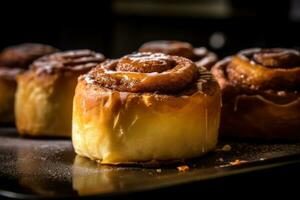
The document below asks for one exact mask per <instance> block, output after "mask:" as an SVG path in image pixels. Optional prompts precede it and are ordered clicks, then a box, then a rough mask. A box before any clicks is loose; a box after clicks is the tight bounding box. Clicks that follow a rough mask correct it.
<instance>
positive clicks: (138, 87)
mask: <svg viewBox="0 0 300 200" xmlns="http://www.w3.org/2000/svg"><path fill="white" fill-rule="evenodd" d="M207 74H208V73H207V71H206V72H204V71H203V70H202V71H201V70H199V69H197V67H196V66H195V64H194V63H193V62H192V61H190V60H189V59H186V58H183V57H178V56H171V55H166V54H162V53H149V52H145V53H136V54H131V55H127V56H124V57H122V58H120V59H118V60H109V61H106V62H104V63H102V64H100V65H99V66H97V67H96V68H94V69H92V70H91V71H90V72H89V73H88V74H87V75H86V76H85V80H86V81H87V82H88V83H95V84H98V85H100V86H102V87H105V88H109V89H114V90H117V91H123V92H134V93H142V92H154V93H161V94H178V93H180V92H183V91H187V90H190V89H192V88H195V87H197V83H198V89H199V87H200V85H201V84H200V82H201V80H202V79H205V78H207V77H206V75H207ZM208 75H209V74H208ZM210 78H211V77H210ZM201 89H202V88H201Z"/></svg>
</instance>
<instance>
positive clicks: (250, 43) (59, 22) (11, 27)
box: [0, 0, 300, 57]
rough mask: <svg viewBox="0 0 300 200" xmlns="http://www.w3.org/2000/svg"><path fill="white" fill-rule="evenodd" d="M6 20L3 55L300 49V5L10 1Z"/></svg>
mask: <svg viewBox="0 0 300 200" xmlns="http://www.w3.org/2000/svg"><path fill="white" fill-rule="evenodd" d="M0 17H1V19H2V20H1V25H0V26H1V32H0V33H1V38H2V39H1V40H0V48H1V49H2V48H4V47H6V46H8V45H12V44H17V43H22V42H39V43H46V44H51V45H53V46H55V47H58V48H61V49H63V50H67V49H78V48H90V49H93V50H96V51H100V52H102V53H104V54H105V55H107V56H108V57H119V56H121V55H124V54H127V53H130V52H132V51H135V50H136V49H137V48H138V47H139V46H140V45H141V44H142V43H143V42H146V41H149V40H156V39H171V40H173V39H177V40H183V41H188V42H191V43H192V44H193V45H194V46H202V45H204V46H207V47H208V48H210V49H212V50H214V51H216V52H217V53H218V54H219V55H220V56H221V57H222V56H225V55H228V54H231V53H234V52H236V51H238V50H241V49H243V48H248V47H291V48H299V47H300V39H299V35H300V34H299V33H300V31H299V22H300V20H299V19H300V2H299V1H298V0H276V1H264V0H243V1H241V0H185V1H180V0H160V1H159V0H152V1H150V0H102V1H94V2H90V1H72V2H69V3H67V4H66V3H65V4H62V2H55V1H39V2H36V3H34V4H33V3H32V4H30V5H29V4H28V3H27V2H23V3H21V2H20V1H9V2H8V3H5V4H3V5H1V12H0Z"/></svg>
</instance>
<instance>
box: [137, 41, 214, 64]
mask: <svg viewBox="0 0 300 200" xmlns="http://www.w3.org/2000/svg"><path fill="white" fill-rule="evenodd" d="M139 52H152V53H164V54H168V55H175V56H182V57H185V58H188V59H190V60H192V61H194V62H195V64H196V66H201V67H205V68H207V69H210V68H211V67H212V66H213V65H214V64H215V63H216V62H217V61H218V57H217V55H216V54H215V53H213V52H211V51H208V50H207V49H206V48H205V47H199V48H194V47H193V46H192V45H191V44H190V43H187V42H181V41H168V40H157V41H151V42H147V43H145V44H143V45H142V46H141V47H140V48H139Z"/></svg>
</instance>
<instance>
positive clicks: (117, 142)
mask: <svg viewBox="0 0 300 200" xmlns="http://www.w3.org/2000/svg"><path fill="white" fill-rule="evenodd" d="M220 100H221V99H220V89H219V86H218V84H217V82H216V81H215V80H214V79H213V78H212V76H211V74H210V73H209V72H208V71H207V70H206V69H205V68H203V67H200V68H199V69H198V68H197V67H196V65H195V64H194V63H193V62H192V61H190V60H189V59H186V58H183V57H178V56H171V55H166V54H162V53H154V54H153V53H149V52H148V53H137V54H131V55H128V56H124V57H122V58H120V59H118V60H110V61H106V62H104V63H102V64H100V65H99V66H97V67H96V68H94V69H92V70H91V71H90V72H89V73H88V74H86V75H83V76H81V77H80V78H79V81H78V85H77V87H76V91H75V96H74V102H73V121H72V123H73V125H72V140H73V146H74V148H75V151H76V153H77V154H79V155H82V156H85V157H88V158H90V159H93V160H98V161H100V162H101V163H104V164H125V163H137V162H138V163H140V162H150V161H157V162H160V161H167V160H181V159H187V158H192V157H196V156H200V155H202V154H204V153H206V152H208V151H210V150H211V149H213V148H214V147H215V145H216V143H217V136H218V127H219V114H220Z"/></svg>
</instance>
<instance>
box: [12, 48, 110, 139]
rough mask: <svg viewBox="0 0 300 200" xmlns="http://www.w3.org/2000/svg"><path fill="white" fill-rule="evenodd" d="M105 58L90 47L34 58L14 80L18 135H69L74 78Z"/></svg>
mask: <svg viewBox="0 0 300 200" xmlns="http://www.w3.org/2000/svg"><path fill="white" fill-rule="evenodd" d="M103 60H104V56H103V55H102V54H99V53H95V52H93V51H90V50H74V51H66V52H61V53H54V54H51V55H48V56H44V57H42V58H40V59H38V60H36V61H35V62H34V63H33V64H32V65H31V66H30V70H29V71H27V72H26V73H24V74H22V75H20V76H19V77H18V79H17V81H18V89H17V94H16V105H15V113H16V125H17V128H18V130H19V133H20V134H21V135H31V136H71V119H72V101H73V96H74V91H75V87H76V84H77V78H78V76H79V75H81V74H83V73H86V72H88V71H89V70H90V69H91V68H93V67H95V66H96V65H97V64H99V63H101V62H102V61H103Z"/></svg>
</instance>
